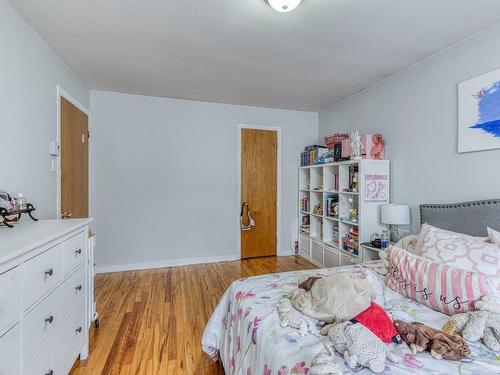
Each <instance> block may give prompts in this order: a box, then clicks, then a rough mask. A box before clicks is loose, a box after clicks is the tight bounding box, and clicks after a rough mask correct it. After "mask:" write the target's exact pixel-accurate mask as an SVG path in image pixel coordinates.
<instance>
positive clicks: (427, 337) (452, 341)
mask: <svg viewBox="0 0 500 375" xmlns="http://www.w3.org/2000/svg"><path fill="white" fill-rule="evenodd" d="M394 325H395V326H396V329H397V330H398V332H399V334H400V336H401V338H402V339H403V341H404V342H405V343H406V344H407V345H408V346H409V347H410V349H411V351H412V353H413V354H417V352H423V351H424V350H427V351H428V352H430V353H431V355H432V356H433V357H434V358H435V359H448V360H458V359H462V358H464V357H466V356H468V355H469V354H470V349H469V346H468V345H467V343H466V342H465V341H464V340H463V339H462V338H461V337H458V336H452V335H450V334H448V333H446V332H443V331H440V330H438V329H435V328H432V327H429V326H426V325H424V324H422V323H417V322H412V323H408V322H405V321H402V320H395V321H394Z"/></svg>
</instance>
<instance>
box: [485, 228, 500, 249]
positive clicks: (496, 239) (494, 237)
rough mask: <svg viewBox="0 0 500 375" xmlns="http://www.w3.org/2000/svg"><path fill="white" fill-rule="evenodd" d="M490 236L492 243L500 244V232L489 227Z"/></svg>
mask: <svg viewBox="0 0 500 375" xmlns="http://www.w3.org/2000/svg"><path fill="white" fill-rule="evenodd" d="M488 236H489V238H490V242H491V243H494V244H497V245H500V232H498V231H496V230H495V229H492V228H490V227H488Z"/></svg>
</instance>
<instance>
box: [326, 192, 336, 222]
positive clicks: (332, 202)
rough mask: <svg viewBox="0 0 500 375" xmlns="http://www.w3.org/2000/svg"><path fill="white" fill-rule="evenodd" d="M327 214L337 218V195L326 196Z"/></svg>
mask: <svg viewBox="0 0 500 375" xmlns="http://www.w3.org/2000/svg"><path fill="white" fill-rule="evenodd" d="M326 208H327V211H326V212H327V215H328V216H329V217H335V218H337V217H338V216H339V196H338V195H336V194H330V195H327V196H326Z"/></svg>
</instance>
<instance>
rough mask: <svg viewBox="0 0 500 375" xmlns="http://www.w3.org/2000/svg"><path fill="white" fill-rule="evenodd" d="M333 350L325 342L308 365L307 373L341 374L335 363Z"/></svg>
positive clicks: (311, 374)
mask: <svg viewBox="0 0 500 375" xmlns="http://www.w3.org/2000/svg"><path fill="white" fill-rule="evenodd" d="M334 358H335V352H334V350H333V349H332V348H331V346H330V345H328V344H325V349H323V350H322V351H321V352H319V353H318V354H316V355H315V356H314V358H313V359H312V361H311V367H309V372H308V374H309V375H342V374H343V372H342V371H341V370H340V368H339V367H338V366H337V364H336V363H335V360H334Z"/></svg>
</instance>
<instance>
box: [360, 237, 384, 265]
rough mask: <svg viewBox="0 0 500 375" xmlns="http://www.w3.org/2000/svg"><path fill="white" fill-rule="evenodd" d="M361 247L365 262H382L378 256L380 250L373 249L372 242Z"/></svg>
mask: <svg viewBox="0 0 500 375" xmlns="http://www.w3.org/2000/svg"><path fill="white" fill-rule="evenodd" d="M361 247H362V248H363V262H370V261H373V260H380V257H379V255H378V252H379V251H380V249H379V248H377V247H373V246H372V244H371V243H370V242H363V243H362V244H361Z"/></svg>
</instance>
